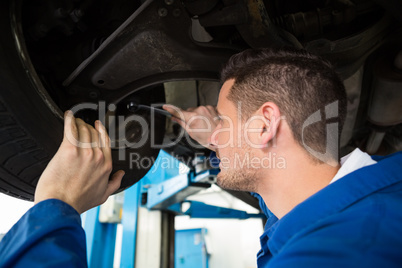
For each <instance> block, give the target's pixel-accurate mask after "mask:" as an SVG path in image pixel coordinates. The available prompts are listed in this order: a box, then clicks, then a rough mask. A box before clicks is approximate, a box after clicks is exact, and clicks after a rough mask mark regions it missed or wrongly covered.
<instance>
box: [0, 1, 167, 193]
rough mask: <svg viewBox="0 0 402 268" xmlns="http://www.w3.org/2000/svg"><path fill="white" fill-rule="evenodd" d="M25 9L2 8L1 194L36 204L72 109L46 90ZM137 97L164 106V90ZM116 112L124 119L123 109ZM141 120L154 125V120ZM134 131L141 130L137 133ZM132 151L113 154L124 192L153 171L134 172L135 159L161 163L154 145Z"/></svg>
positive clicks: (17, 4)
mask: <svg viewBox="0 0 402 268" xmlns="http://www.w3.org/2000/svg"><path fill="white" fill-rule="evenodd" d="M21 7H22V2H21V1H2V2H1V3H0V29H1V38H0V191H1V192H3V193H5V194H8V195H11V196H14V197H18V198H21V199H25V200H33V195H34V192H35V186H36V184H37V182H38V180H39V177H40V175H41V173H42V171H43V170H44V169H45V167H46V165H47V163H48V162H49V161H50V159H51V158H52V156H53V155H54V154H55V152H56V151H57V149H58V147H59V145H60V143H61V141H62V138H63V116H62V115H63V112H64V110H66V109H67V108H69V107H67V108H66V107H64V108H60V103H56V102H55V101H54V95H53V96H51V95H50V94H49V89H51V86H50V85H49V84H47V85H46V87H47V89H45V86H44V85H43V83H42V81H43V80H41V79H40V78H39V76H38V73H37V72H36V70H35V68H34V66H33V64H32V62H31V59H30V54H29V53H28V50H27V47H26V44H25V39H24V35H23V29H22V22H21V13H22V12H21V11H22V10H21ZM149 91H152V94H150V92H149ZM50 93H51V92H50ZM133 97H134V98H135V99H136V100H139V101H140V102H141V103H145V104H150V103H155V102H164V93H163V88H161V87H160V86H159V87H158V86H156V87H152V88H149V89H146V90H142V91H141V92H137V93H136V94H134V95H133ZM116 112H117V113H120V114H119V115H120V116H122V115H124V111H121V109H120V108H119V106H118V107H117V109H116ZM78 115H80V116H82V118H83V119H85V120H89V121H90V122H91V123H93V122H94V120H95V119H97V117H96V116H95V117H93V116H92V114H91V113H89V114H88V113H86V112H85V111H84V112H82V111H81V113H78ZM139 116H141V117H142V118H144V120H145V122H150V118H149V114H146V113H145V114H139ZM164 124H165V118H156V119H155V125H157V126H158V127H159V128H160V129H161V130H160V131H158V133H159V134H158V135H157V136H156V137H154V142H156V143H160V142H161V141H162V139H163V135H164ZM124 130H126V131H127V132H129V131H130V130H131V131H133V126H132V124H131V126H130V124H128V125H125V126H124ZM134 131H138V129H137V130H136V129H135V127H134ZM140 131H146V130H145V129H140ZM126 149H127V150H124V152H123V153H122V151H121V150H119V149H113V150H112V154H113V159H114V169H115V170H118V169H124V170H125V171H126V175H125V177H124V178H123V181H122V184H121V187H120V189H119V190H118V191H121V190H123V189H125V188H127V187H129V186H131V185H133V184H134V183H135V182H137V181H138V180H139V179H140V178H142V177H143V176H144V175H145V174H146V173H147V172H148V170H149V169H150V166H146V167H145V168H142V167H138V166H135V165H133V166H131V167H130V163H129V161H128V160H129V158H130V154H134V153H135V154H138V155H141V156H146V157H149V158H150V159H155V158H156V157H157V155H158V152H159V149H154V148H151V144H150V141H147V142H146V143H145V144H144V145H143V146H141V147H140V148H134V149H133V148H126ZM115 170H114V171H115Z"/></svg>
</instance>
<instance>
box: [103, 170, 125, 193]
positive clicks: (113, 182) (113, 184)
mask: <svg viewBox="0 0 402 268" xmlns="http://www.w3.org/2000/svg"><path fill="white" fill-rule="evenodd" d="M124 174H125V172H124V171H123V170H119V171H117V172H116V173H114V174H113V175H112V178H111V179H110V180H109V183H108V186H107V189H106V192H105V195H106V196H105V197H106V198H107V197H109V196H110V195H111V194H113V193H114V192H116V191H117V190H118V189H119V187H120V184H121V180H122V179H123V176H124Z"/></svg>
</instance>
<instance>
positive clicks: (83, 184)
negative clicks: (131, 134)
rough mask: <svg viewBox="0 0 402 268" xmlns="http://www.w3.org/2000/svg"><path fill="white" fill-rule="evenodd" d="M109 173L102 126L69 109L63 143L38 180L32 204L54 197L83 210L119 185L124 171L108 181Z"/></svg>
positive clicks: (109, 160)
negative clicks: (82, 117)
mask: <svg viewBox="0 0 402 268" xmlns="http://www.w3.org/2000/svg"><path fill="white" fill-rule="evenodd" d="M111 172H112V155H111V149H110V139H109V136H108V134H107V132H106V129H105V127H104V126H103V125H102V123H101V122H100V121H96V122H95V128H93V127H92V126H90V125H88V124H86V123H85V122H84V121H82V120H81V119H76V118H75V117H74V116H73V114H72V112H70V111H68V112H67V113H66V114H65V120H64V139H63V142H62V143H61V145H60V148H59V150H58V151H57V153H56V154H55V156H54V157H53V158H52V160H51V161H50V162H49V164H48V166H47V167H46V169H45V171H44V172H43V173H42V176H41V177H40V179H39V182H38V185H37V187H36V191H35V203H38V202H40V201H43V200H46V199H51V198H55V199H59V200H62V201H64V202H66V203H67V204H69V205H71V206H72V207H73V208H75V209H76V210H77V211H78V213H83V212H84V211H86V210H88V209H90V208H93V207H95V206H98V205H100V204H102V203H104V202H105V201H106V199H107V198H108V197H109V195H111V194H112V193H113V192H115V191H116V190H117V189H118V188H119V187H120V183H121V179H122V178H123V175H124V171H122V170H119V171H117V172H116V173H115V174H114V175H113V176H112V179H111V180H110V181H109V175H110V173H111Z"/></svg>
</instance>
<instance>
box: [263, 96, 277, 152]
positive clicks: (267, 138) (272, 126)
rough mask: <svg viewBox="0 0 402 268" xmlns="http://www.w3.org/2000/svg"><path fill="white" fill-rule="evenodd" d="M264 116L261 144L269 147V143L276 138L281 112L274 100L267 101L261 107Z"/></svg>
mask: <svg viewBox="0 0 402 268" xmlns="http://www.w3.org/2000/svg"><path fill="white" fill-rule="evenodd" d="M260 113H261V115H262V118H263V124H264V125H263V130H262V132H261V135H260V139H261V144H263V145H264V147H268V145H269V143H270V142H271V141H273V140H274V139H275V135H276V132H277V129H278V127H279V123H280V118H281V114H280V111H279V107H278V106H277V105H276V104H275V103H273V102H266V103H264V104H263V105H261V107H260Z"/></svg>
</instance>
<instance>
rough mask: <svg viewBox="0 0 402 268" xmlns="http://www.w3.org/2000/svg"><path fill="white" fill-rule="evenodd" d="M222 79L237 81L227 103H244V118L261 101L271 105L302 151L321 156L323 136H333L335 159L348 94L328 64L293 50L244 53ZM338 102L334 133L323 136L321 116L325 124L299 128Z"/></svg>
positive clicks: (222, 75)
mask: <svg viewBox="0 0 402 268" xmlns="http://www.w3.org/2000/svg"><path fill="white" fill-rule="evenodd" d="M221 79H222V82H224V81H226V80H229V79H234V80H235V82H234V85H233V87H232V88H231V90H230V92H229V94H228V99H229V100H231V101H232V102H234V103H235V104H237V103H239V102H241V103H242V112H243V114H242V119H243V120H244V119H247V118H248V117H250V116H251V114H252V113H254V112H255V111H257V110H258V109H259V108H260V107H261V105H262V104H264V103H265V102H267V101H271V102H274V103H275V104H276V105H278V107H279V109H280V112H281V114H282V115H284V116H285V118H286V121H287V123H288V125H289V127H290V129H291V130H292V133H293V137H294V138H295V140H296V141H298V143H299V144H300V145H301V146H302V147H303V146H305V145H308V146H309V147H311V148H313V149H314V150H315V151H318V152H320V153H325V151H326V142H327V141H326V139H327V136H330V137H335V136H334V135H337V138H338V144H337V148H332V151H333V152H330V154H331V158H332V159H333V160H337V161H338V160H339V156H338V153H339V141H340V134H341V132H342V127H343V124H344V121H345V117H346V92H345V87H344V85H343V83H342V81H341V79H340V78H339V77H338V75H337V73H336V72H335V71H334V69H333V67H332V66H331V65H330V64H329V63H328V62H326V61H324V60H323V59H321V58H320V57H318V56H316V55H312V54H310V53H308V52H306V51H304V50H299V49H294V48H280V49H268V48H266V49H264V48H263V49H248V50H245V51H243V52H241V53H239V54H236V55H233V56H232V57H231V58H230V59H229V61H228V63H227V64H226V66H225V67H224V68H223V70H222V73H221ZM336 101H338V111H337V115H338V117H337V120H338V133H326V132H327V131H326V122H325V116H322V117H321V118H324V120H321V121H320V122H317V123H314V124H311V125H310V126H308V127H306V129H305V130H303V123H304V122H305V121H306V119H307V118H309V116H310V115H312V114H313V113H315V112H317V111H321V113H322V114H323V111H324V109H323V108H324V107H326V105H329V104H331V103H334V102H336ZM302 131H303V133H302ZM304 148H305V147H304ZM334 150H337V151H336V152H335V151H334ZM321 160H322V159H321ZM319 162H321V161H319Z"/></svg>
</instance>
